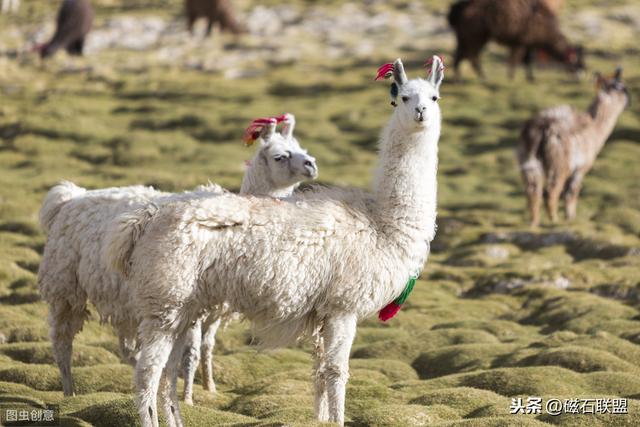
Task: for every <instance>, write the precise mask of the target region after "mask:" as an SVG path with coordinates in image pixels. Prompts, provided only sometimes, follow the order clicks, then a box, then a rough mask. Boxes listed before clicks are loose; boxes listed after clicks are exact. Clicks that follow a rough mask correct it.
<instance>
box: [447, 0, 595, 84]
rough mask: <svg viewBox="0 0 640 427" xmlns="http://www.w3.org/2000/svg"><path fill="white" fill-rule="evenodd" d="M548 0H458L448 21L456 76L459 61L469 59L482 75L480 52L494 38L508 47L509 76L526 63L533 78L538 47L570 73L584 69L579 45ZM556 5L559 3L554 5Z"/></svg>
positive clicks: (530, 76)
mask: <svg viewBox="0 0 640 427" xmlns="http://www.w3.org/2000/svg"><path fill="white" fill-rule="evenodd" d="M548 1H549V0H546V1H545V0H461V1H458V2H456V3H454V4H453V5H452V6H451V9H450V10H449V15H448V19H449V24H450V25H451V27H452V28H453V29H454V31H455V33H456V39H457V47H456V51H455V57H454V63H453V67H454V70H455V72H456V77H459V66H460V63H461V62H462V61H463V60H465V59H468V60H469V61H471V65H472V66H473V68H474V70H475V71H476V73H477V74H478V75H479V76H480V77H482V78H484V72H483V71H482V66H481V64H480V53H481V52H482V50H483V49H484V47H485V45H486V44H487V42H489V41H490V40H494V41H496V42H497V43H499V44H501V45H504V46H507V47H508V48H509V51H510V54H509V76H510V77H511V78H513V76H514V75H515V67H516V65H518V64H520V63H522V62H523V61H524V62H525V65H526V67H527V78H528V79H529V80H533V69H532V60H533V52H534V51H535V50H536V49H541V50H542V51H544V52H545V53H546V54H548V55H549V56H550V57H551V58H552V59H555V60H557V61H559V62H561V63H563V64H565V65H566V67H567V69H568V70H569V71H571V72H576V71H580V70H583V69H584V60H583V52H582V48H581V47H580V46H571V45H570V44H569V41H568V40H567V38H566V37H565V36H564V35H563V34H562V31H561V30H560V25H559V23H558V19H557V17H556V14H555V12H554V11H552V10H551V9H550V8H549V7H548V5H547V2H548ZM555 7H556V8H557V7H559V5H556V6H555Z"/></svg>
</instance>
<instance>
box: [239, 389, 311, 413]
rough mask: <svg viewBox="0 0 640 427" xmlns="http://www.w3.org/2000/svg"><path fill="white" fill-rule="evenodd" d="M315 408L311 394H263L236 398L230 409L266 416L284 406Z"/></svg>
mask: <svg viewBox="0 0 640 427" xmlns="http://www.w3.org/2000/svg"><path fill="white" fill-rule="evenodd" d="M303 407H306V408H313V398H312V397H311V396H310V395H279V394H275V395H274V394H263V395H248V396H241V397H239V398H237V399H236V400H234V401H233V402H232V403H231V405H230V406H229V408H228V409H229V410H231V411H232V412H237V413H240V414H244V415H248V416H251V417H255V418H266V417H268V416H270V415H271V414H273V412H274V411H277V410H280V409H283V408H303Z"/></svg>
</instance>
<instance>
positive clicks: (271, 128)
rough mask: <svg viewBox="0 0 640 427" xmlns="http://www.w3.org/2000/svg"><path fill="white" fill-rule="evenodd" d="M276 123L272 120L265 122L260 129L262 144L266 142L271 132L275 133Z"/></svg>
mask: <svg viewBox="0 0 640 427" xmlns="http://www.w3.org/2000/svg"><path fill="white" fill-rule="evenodd" d="M276 125H277V122H276V121H275V120H274V121H272V122H269V123H267V124H266V125H265V126H264V127H263V128H262V130H261V131H260V139H262V144H268V143H269V141H270V140H271V138H272V137H273V134H274V133H276Z"/></svg>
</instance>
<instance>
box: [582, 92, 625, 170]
mask: <svg viewBox="0 0 640 427" xmlns="http://www.w3.org/2000/svg"><path fill="white" fill-rule="evenodd" d="M624 107H625V105H624V104H622V105H620V103H617V102H612V100H609V99H605V98H604V97H603V96H601V95H598V96H596V99H594V100H593V102H592V103H591V105H590V106H589V110H588V112H589V115H590V116H591V120H592V122H591V126H589V127H588V129H586V131H587V132H588V134H589V135H590V137H589V138H588V139H589V140H591V141H593V144H592V147H591V154H592V155H593V157H595V156H596V155H597V154H598V153H599V152H600V150H602V147H603V146H604V143H605V142H606V141H607V138H609V135H611V132H613V128H614V127H615V126H616V122H617V121H618V117H619V116H620V114H622V111H624Z"/></svg>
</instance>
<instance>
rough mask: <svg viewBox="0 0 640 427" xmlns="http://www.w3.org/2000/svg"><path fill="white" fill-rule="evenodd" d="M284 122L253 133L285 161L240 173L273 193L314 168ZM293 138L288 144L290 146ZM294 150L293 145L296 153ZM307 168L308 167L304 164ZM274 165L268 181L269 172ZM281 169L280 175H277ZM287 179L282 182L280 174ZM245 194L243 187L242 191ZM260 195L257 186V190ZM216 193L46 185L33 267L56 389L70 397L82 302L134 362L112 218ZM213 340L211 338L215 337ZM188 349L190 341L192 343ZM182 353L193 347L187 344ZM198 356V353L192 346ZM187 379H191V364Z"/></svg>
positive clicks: (131, 317)
mask: <svg viewBox="0 0 640 427" xmlns="http://www.w3.org/2000/svg"><path fill="white" fill-rule="evenodd" d="M283 119H285V120H286V121H287V122H288V123H287V124H286V125H285V127H284V128H283V133H284V135H285V136H286V138H285V137H284V136H282V135H281V134H279V133H277V132H275V131H274V130H275V124H276V120H275V119H271V120H270V124H269V125H268V126H264V125H263V126H262V127H263V129H261V132H260V133H259V134H260V136H261V138H262V140H263V145H262V147H261V148H260V150H259V152H258V154H257V155H256V156H259V155H261V154H260V153H261V152H264V153H268V154H269V155H272V156H275V155H280V156H288V157H290V158H289V159H287V160H286V161H284V160H281V161H280V162H279V163H278V166H277V167H276V166H274V165H272V164H270V163H264V162H255V163H254V164H253V165H252V166H251V167H249V168H248V170H247V175H250V176H253V177H255V182H258V181H259V179H260V177H262V179H264V180H268V181H269V182H270V183H271V185H274V186H275V187H274V191H275V192H280V191H283V189H286V188H292V187H293V186H295V185H297V183H298V182H299V181H301V180H303V179H306V178H307V177H309V176H311V175H313V176H315V173H316V171H317V169H316V167H315V160H314V159H313V158H312V157H310V156H308V155H307V154H306V152H304V151H303V150H302V149H301V148H300V147H299V145H298V143H297V141H295V140H294V139H293V138H292V137H291V134H290V131H289V129H291V125H290V123H291V121H292V120H293V116H291V115H288V116H283ZM291 141H293V142H291ZM296 147H297V148H296ZM307 161H309V162H311V163H312V165H311V166H309V165H308V164H307V163H306V162H307ZM271 167H273V172H274V174H273V176H272V175H271V171H272V170H271V169H269V168H271ZM283 170H286V174H285V173H283ZM285 176H286V180H285V179H283V177H285ZM249 190H250V188H249ZM259 190H260V191H263V190H264V187H260V188H259ZM204 193H206V194H209V195H219V194H222V193H224V190H223V189H222V188H221V187H219V186H215V185H213V184H210V185H208V186H203V187H199V188H198V189H196V191H194V192H189V193H182V194H170V193H162V192H159V191H157V190H154V189H153V188H151V187H143V186H135V187H119V188H108V189H102V190H93V191H87V190H85V189H84V188H80V187H78V186H76V185H75V184H72V183H70V182H63V183H61V184H58V185H56V186H55V187H53V188H52V189H51V190H50V191H49V193H48V194H47V197H46V199H45V201H44V203H43V206H42V210H41V211H40V222H41V224H42V227H43V228H44V229H45V231H46V232H47V242H46V244H45V248H44V254H43V257H42V262H41V264H40V269H39V271H38V284H39V288H40V294H41V296H42V297H43V299H44V300H45V301H46V302H47V303H48V305H49V325H50V336H51V341H52V347H53V353H54V356H55V359H56V362H57V364H58V367H59V369H60V373H61V376H62V386H63V391H64V394H65V395H66V396H70V395H73V380H72V377H71V354H72V347H73V339H74V337H75V335H76V334H77V333H78V332H79V331H80V330H81V328H82V325H83V323H84V321H85V319H86V317H87V302H91V303H92V304H93V305H94V306H95V307H96V310H97V311H98V313H99V314H100V318H101V320H102V321H104V322H109V323H111V324H112V325H113V326H114V327H115V329H116V331H117V333H118V337H119V339H120V350H121V353H122V355H123V357H125V358H127V359H128V360H129V362H130V363H134V362H135V356H134V353H135V351H136V346H137V340H136V334H137V326H138V317H137V310H136V307H135V306H131V295H130V288H129V287H127V286H125V285H124V280H123V278H122V276H121V275H120V274H115V273H113V272H111V271H108V270H107V269H106V268H105V265H104V263H103V258H102V253H103V251H104V250H105V248H106V247H107V243H111V240H108V229H109V226H110V224H111V222H112V221H113V219H114V218H116V217H118V216H119V215H122V214H124V213H126V212H127V211H129V210H135V209H136V208H138V209H139V208H140V206H145V207H149V206H156V205H162V203H166V202H168V201H169V200H177V199H182V198H188V197H196V196H198V195H202V194H204ZM214 336H215V333H214ZM194 345H195V344H194ZM188 347H189V348H191V347H193V345H191V343H189V345H188ZM197 351H198V352H199V351H200V350H199V348H198V349H197ZM196 366H197V364H196V365H195V366H193V367H190V369H191V370H192V373H189V375H188V376H187V378H188V379H187V382H188V381H193V376H194V373H195V367H196Z"/></svg>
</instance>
